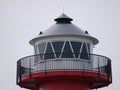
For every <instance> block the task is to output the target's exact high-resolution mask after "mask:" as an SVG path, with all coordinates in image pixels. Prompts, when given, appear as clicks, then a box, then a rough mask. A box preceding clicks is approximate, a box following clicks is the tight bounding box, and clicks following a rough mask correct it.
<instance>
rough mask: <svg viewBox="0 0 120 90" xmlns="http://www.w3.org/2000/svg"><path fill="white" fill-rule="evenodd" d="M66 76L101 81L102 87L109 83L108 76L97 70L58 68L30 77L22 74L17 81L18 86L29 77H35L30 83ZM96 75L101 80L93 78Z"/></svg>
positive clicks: (32, 74)
mask: <svg viewBox="0 0 120 90" xmlns="http://www.w3.org/2000/svg"><path fill="white" fill-rule="evenodd" d="M66 76H67V77H70V79H77V80H82V81H84V82H90V83H100V82H102V83H103V84H104V85H102V87H103V86H105V85H108V84H109V83H110V82H109V80H108V76H107V75H106V74H104V73H100V74H98V73H97V72H90V71H85V72H83V71H80V70H67V71H64V70H59V71H47V72H36V73H31V77H30V74H26V75H23V76H22V77H21V81H19V82H18V84H19V85H20V86H24V85H25V83H26V84H30V82H29V81H28V82H24V81H25V80H29V79H30V78H32V79H35V81H33V82H31V83H34V84H36V83H37V82H43V81H45V80H53V79H56V80H58V79H59V78H62V79H66ZM98 77H99V79H101V80H103V81H100V80H98V81H97V80H95V78H98ZM23 82H24V83H23ZM24 87H25V86H24ZM100 87H101V86H100ZM27 88H28V87H27ZM93 88H94V87H93Z"/></svg>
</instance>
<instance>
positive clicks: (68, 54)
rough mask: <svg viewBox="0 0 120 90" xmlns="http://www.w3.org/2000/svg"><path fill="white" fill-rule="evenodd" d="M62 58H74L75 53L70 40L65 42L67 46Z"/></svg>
mask: <svg viewBox="0 0 120 90" xmlns="http://www.w3.org/2000/svg"><path fill="white" fill-rule="evenodd" d="M62 58H73V53H72V50H71V47H70V44H69V42H68V41H67V42H66V43H65V46H64V49H63V52H62Z"/></svg>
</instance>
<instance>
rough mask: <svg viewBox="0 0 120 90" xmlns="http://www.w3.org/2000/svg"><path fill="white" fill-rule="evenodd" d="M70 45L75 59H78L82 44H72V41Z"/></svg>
mask: <svg viewBox="0 0 120 90" xmlns="http://www.w3.org/2000/svg"><path fill="white" fill-rule="evenodd" d="M71 45H72V48H73V51H74V53H75V57H76V58H78V56H79V53H80V48H81V45H82V43H81V42H73V41H71Z"/></svg>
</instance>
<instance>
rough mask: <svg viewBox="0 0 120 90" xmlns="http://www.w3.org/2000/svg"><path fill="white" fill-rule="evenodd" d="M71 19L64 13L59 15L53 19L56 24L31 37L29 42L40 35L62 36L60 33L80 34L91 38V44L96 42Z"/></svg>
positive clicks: (31, 42) (40, 36) (96, 41)
mask: <svg viewBox="0 0 120 90" xmlns="http://www.w3.org/2000/svg"><path fill="white" fill-rule="evenodd" d="M72 20H73V19H72V18H70V17H68V16H67V15H65V14H62V15H60V16H59V17H58V18H56V19H55V21H56V22H57V23H56V24H54V25H52V26H51V27H50V28H48V29H47V30H45V31H44V32H42V33H41V34H40V35H39V36H38V37H36V38H34V39H32V40H31V41H30V44H34V42H35V41H36V40H38V39H39V38H42V37H48V36H57V35H58V36H62V35H66V36H67V35H74V36H75V35H76V36H81V37H85V38H89V39H91V41H92V42H93V44H97V43H98V40H97V39H96V38H94V37H92V36H90V35H89V34H88V33H86V32H85V31H83V30H82V29H80V28H79V27H77V26H76V25H74V24H72V23H71V21H72Z"/></svg>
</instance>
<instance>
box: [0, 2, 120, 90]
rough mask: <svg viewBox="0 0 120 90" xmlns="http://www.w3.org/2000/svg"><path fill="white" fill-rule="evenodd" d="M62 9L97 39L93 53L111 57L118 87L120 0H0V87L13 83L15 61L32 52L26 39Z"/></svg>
mask: <svg viewBox="0 0 120 90" xmlns="http://www.w3.org/2000/svg"><path fill="white" fill-rule="evenodd" d="M63 6H64V12H65V13H66V14H67V15H68V16H70V17H71V18H73V19H74V21H73V23H74V24H76V25H77V26H78V27H80V28H82V29H83V30H87V31H88V32H89V33H90V34H91V35H92V36H94V37H96V38H98V39H99V41H100V43H99V44H98V45H96V46H95V49H94V53H95V54H100V55H104V56H107V57H109V58H111V59H112V70H113V84H111V85H110V86H108V87H105V88H102V89H100V90H119V89H120V60H119V59H120V52H119V50H120V0H0V58H1V60H0V61H1V63H0V81H1V82H0V90H8V89H9V90H24V89H21V88H20V87H18V86H17V85H16V62H17V60H18V59H20V58H22V57H25V56H28V55H32V54H33V47H32V46H30V45H29V43H28V42H29V40H30V39H32V38H33V37H35V36H37V35H38V34H39V32H40V31H44V30H46V29H47V28H48V27H50V26H51V25H53V24H54V23H55V22H54V21H53V19H55V18H56V17H58V16H59V15H61V14H62V13H63Z"/></svg>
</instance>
